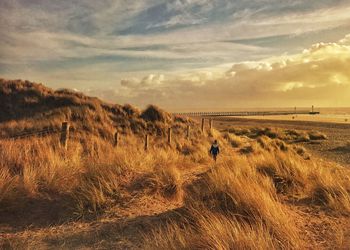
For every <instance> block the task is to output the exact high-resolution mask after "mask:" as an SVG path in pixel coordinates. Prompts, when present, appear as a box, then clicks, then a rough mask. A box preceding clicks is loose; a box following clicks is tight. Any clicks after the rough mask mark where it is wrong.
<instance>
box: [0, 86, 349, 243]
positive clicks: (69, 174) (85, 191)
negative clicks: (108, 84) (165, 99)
mask: <svg viewBox="0 0 350 250" xmlns="http://www.w3.org/2000/svg"><path fill="white" fill-rule="evenodd" d="M1 86H2V90H1V91H2V92H1V91H0V96H1V98H3V97H4V96H5V95H6V98H8V99H7V100H10V99H11V98H14V96H17V95H15V93H17V92H18V91H22V90H23V89H26V90H25V92H26V93H27V92H29V93H30V95H32V94H33V96H36V97H35V98H34V97H33V96H31V98H29V99H30V103H33V105H35V107H37V110H38V111H37V112H36V113H33V114H31V115H30V116H27V115H25V113H26V112H25V110H26V109H28V105H29V104H28V100H29V99H28V98H27V95H26V94H25V93H22V96H23V98H22V99H21V98H20V99H18V100H16V101H15V102H14V101H11V102H10V101H9V103H15V104H16V105H17V106H16V105H15V104H13V106H12V107H11V108H8V109H3V110H2V111H1V112H0V114H1V123H0V127H1V133H2V136H3V138H5V139H2V140H0V159H1V161H0V221H2V223H1V224H6V223H7V225H10V226H11V223H12V224H15V222H14V221H13V218H19V217H21V216H23V215H26V216H25V217H28V218H27V219H28V222H30V217H31V216H32V215H41V216H39V217H40V220H42V225H45V226H41V227H40V228H41V230H42V231H40V232H41V233H40V235H39V236H38V235H37V234H35V233H34V231H35V230H38V229H33V234H31V232H30V231H26V233H25V234H20V235H18V234H14V235H10V236H8V235H7V237H2V239H0V246H2V247H7V248H28V247H29V248H33V247H39V248H46V247H49V248H50V247H51V248H52V247H53V248H54V247H59V246H61V245H62V244H63V243H64V246H65V247H64V248H73V247H81V246H85V247H86V245H84V244H85V243H84V240H83V239H81V240H79V238H78V239H77V240H75V241H73V240H72V241H69V240H62V241H61V240H60V237H61V236H60V235H55V231H53V230H51V225H52V224H55V223H58V224H60V225H65V224H69V223H71V222H72V221H73V222H79V221H86V220H89V221H96V222H97V221H99V218H103V216H105V215H106V214H109V215H111V214H113V212H112V211H121V210H122V209H123V211H127V210H128V209H130V210H131V209H138V210H140V211H139V212H140V213H141V212H142V211H141V210H142V209H145V207H140V208H137V207H136V208H135V207H132V206H134V205H133V204H137V203H133V202H135V200H142V199H144V200H146V199H148V200H150V203H149V205H152V204H153V203H152V202H155V201H156V200H161V201H164V203H166V204H167V206H168V207H171V209H170V208H169V216H167V215H166V214H165V215H164V214H163V216H162V218H161V219H160V218H159V220H160V221H161V223H157V224H156V225H153V226H152V225H151V224H149V223H148V224H146V226H145V227H146V230H145V228H143V229H142V228H141V229H139V230H136V231H137V234H138V235H140V236H139V237H137V242H135V241H134V239H135V237H134V236H130V237H129V236H128V235H123V237H125V241H126V242H127V244H126V245H120V243H118V242H119V241H116V240H115V239H117V238H118V233H119V231H118V230H110V231H108V233H106V234H97V235H95V238H94V239H95V242H93V246H91V245H90V247H94V248H112V247H113V248H123V247H125V246H127V247H129V248H146V249H298V248H299V249H301V248H303V247H304V246H306V245H307V244H310V243H307V242H305V237H304V236H303V234H304V233H303V232H302V231H301V229H300V228H299V227H298V224H297V223H295V221H294V220H295V218H296V214H295V210H293V208H292V207H293V204H295V203H298V204H302V205H303V206H307V207H317V209H320V210H322V211H326V212H327V213H330V214H331V215H332V216H335V217H337V216H338V217H341V216H349V215H350V171H349V170H348V169H346V168H343V167H342V166H339V165H336V164H333V163H329V162H326V161H320V160H318V159H317V158H314V157H313V156H312V155H310V154H309V153H308V152H307V151H306V150H305V148H303V147H301V146H298V144H297V142H298V141H299V140H300V138H303V137H305V138H308V139H309V140H319V139H326V137H325V136H322V134H317V133H316V132H315V133H313V134H312V135H311V134H304V133H301V132H298V131H283V133H281V132H280V131H273V130H271V129H252V130H249V131H241V130H239V129H236V130H234V129H230V130H228V131H217V130H215V129H212V130H211V131H208V130H207V129H206V131H204V132H203V133H202V132H201V131H200V128H199V126H198V124H197V123H196V122H195V121H192V120H189V119H187V118H184V117H174V116H172V115H170V114H168V113H166V112H165V111H163V110H161V109H159V108H157V107H155V106H150V107H148V108H146V109H145V110H143V111H139V110H137V109H135V108H133V107H131V106H130V105H124V106H119V105H110V104H105V103H103V102H101V101H99V100H98V99H89V98H87V97H85V96H79V95H80V94H76V93H73V92H69V91H59V92H58V93H55V92H53V91H52V90H50V89H46V88H45V87H43V86H39V85H36V84H32V83H24V82H20V83H19V82H12V83H7V85H5V84H3V85H1ZM38 88H44V90H41V89H40V91H39V90H38ZM28 89H29V90H28ZM31 89H36V90H38V92H35V91H33V90H31ZM10 90H11V91H14V92H13V94H11V93H12V92H11V91H10ZM9 96H12V97H9ZM19 96H20V95H18V96H17V97H16V98H19ZM50 96H51V97H50ZM52 96H54V98H55V100H56V101H57V100H60V98H64V100H67V99H69V100H70V98H72V100H73V101H72V102H71V101H69V102H68V103H66V101H64V102H61V101H58V103H64V105H63V104H62V106H59V105H58V106H56V108H55V109H54V108H50V109H48V110H44V107H45V103H47V102H46V101H43V100H51V99H52V98H53V97H52ZM33 98H34V99H35V100H36V101H34V99H33ZM20 102H24V103H25V107H24V106H23V105H22V106H21V105H19V104H18V103H20ZM50 105H53V106H55V103H54V102H53V103H52V104H50ZM29 106H30V105H29ZM15 109H18V110H17V112H14V113H13V114H12V116H11V115H9V114H10V113H9V112H10V111H9V110H15ZM33 110H35V109H34V108H33ZM15 115H17V116H18V118H15ZM9 116H10V118H6V117H9ZM63 120H68V121H70V123H71V125H72V129H71V134H70V140H69V143H68V148H67V150H66V149H65V148H64V147H62V146H60V143H59V135H58V134H52V135H48V136H45V137H30V138H24V139H20V140H11V139H6V138H7V137H8V136H11V135H15V134H16V132H18V131H22V130H28V131H29V130H35V129H37V128H44V127H47V126H51V127H53V128H59V126H60V123H61V122H62V121H63ZM189 125H190V126H191V133H190V137H189V138H186V128H187V126H189ZM168 127H172V128H173V138H172V139H173V140H172V142H171V144H168V143H167V141H166V131H167V128H168ZM115 131H120V134H121V136H120V143H119V145H118V147H115V146H114V141H113V136H114V132H115ZM145 134H149V135H150V143H149V144H150V147H149V149H148V150H144V146H143V145H144V135H145ZM214 139H217V140H219V143H220V145H221V148H222V152H221V154H220V157H219V160H218V162H217V163H214V162H213V161H212V159H211V158H210V156H209V154H208V149H209V146H210V143H211V142H212V141H213V140H214ZM118 209H119V210H118ZM174 209H176V212H172V211H173V210H174ZM163 212H166V211H163ZM164 217H165V218H164ZM24 219H25V218H24ZM45 220H47V221H48V223H45ZM24 225H27V224H25V223H24ZM12 226H13V225H12ZM18 227H20V226H19V224H18ZM43 228H44V229H43ZM18 230H19V231H20V229H18ZM23 230H26V229H23ZM36 232H37V231H36ZM132 232H133V233H135V231H132ZM332 233H333V234H334V235H336V236H335V237H334V239H335V243H336V244H337V245H338V246H341V245H342V244H343V242H342V240H343V239H342V232H341V229H340V228H339V231H336V232H332ZM34 234H35V237H34V236H33V235H34ZM56 234H58V233H56ZM53 235H55V236H53ZM33 237H34V238H33ZM52 237H55V239H56V241H51V244H52V245H49V246H48V245H45V244H47V242H48V239H51V238H52ZM29 239H31V240H29ZM33 239H34V240H33ZM57 239H58V240H57ZM44 242H46V243H44ZM77 242H78V243H77ZM333 243H334V242H333ZM307 246H309V245H307Z"/></svg>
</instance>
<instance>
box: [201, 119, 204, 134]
mask: <svg viewBox="0 0 350 250" xmlns="http://www.w3.org/2000/svg"><path fill="white" fill-rule="evenodd" d="M201 130H202V132H204V118H202V126H201Z"/></svg>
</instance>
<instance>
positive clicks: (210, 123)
mask: <svg viewBox="0 0 350 250" xmlns="http://www.w3.org/2000/svg"><path fill="white" fill-rule="evenodd" d="M212 127H213V120H212V119H211V118H210V119H209V129H210V130H211V129H212Z"/></svg>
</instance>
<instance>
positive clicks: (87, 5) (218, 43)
mask: <svg viewBox="0 0 350 250" xmlns="http://www.w3.org/2000/svg"><path fill="white" fill-rule="evenodd" d="M348 13H350V3H349V2H348V1H346V0H328V1H308V0H302V1H279V0H264V1H261V0H252V1H243V0H240V1H228V0H227V1H226V0H217V1H209V0H174V1H165V0H146V1H127V0H117V1H113V0H101V1H93V0H85V1H78V0H72V1H45V0H3V1H1V2H0V74H1V76H2V77H6V78H27V79H32V80H36V81H42V82H47V83H48V84H49V85H51V86H55V87H56V86H62V85H64V86H65V87H72V88H78V89H90V90H93V89H94V87H93V85H97V86H98V91H96V92H94V93H95V94H97V95H100V96H105V97H106V98H107V97H108V98H110V99H111V98H114V97H118V98H120V100H121V101H127V100H128V99H127V98H129V97H130V96H131V95H132V96H134V97H135V98H136V97H138V98H142V99H143V101H142V102H140V101H138V100H136V99H132V98H131V99H130V101H134V102H138V103H140V104H142V103H146V102H151V101H152V100H157V98H156V96H157V95H159V96H160V97H164V98H163V99H164V101H162V103H164V104H166V105H168V106H171V105H170V100H173V99H171V98H169V97H168V96H167V95H168V93H172V94H174V95H175V94H176V95H180V93H179V91H180V90H178V89H184V90H186V93H185V95H188V96H189V99H188V102H190V101H193V95H191V94H190V93H192V92H194V93H197V94H202V95H203V97H205V94H204V93H205V91H209V92H210V91H211V92H212V93H213V95H216V96H219V95H220V93H221V92H220V89H223V92H222V93H221V94H222V95H223V96H225V95H226V94H227V93H231V92H230V91H226V90H227V89H229V90H231V89H232V88H234V89H237V90H241V91H243V90H244V89H245V88H246V89H249V88H257V89H258V90H255V89H254V90H252V91H251V93H253V94H254V93H255V92H259V93H260V91H261V89H269V88H272V86H275V85H276V86H278V88H277V89H275V88H273V89H272V91H280V92H279V93H287V92H288V93H290V94H291V93H292V92H293V93H294V92H295V91H297V89H299V90H301V89H306V88H307V89H312V88H311V87H310V86H311V85H307V83H305V82H301V79H294V78H293V79H292V78H291V79H289V78H288V76H289V74H292V73H289V71H288V70H291V71H292V70H300V69H299V68H298V67H297V65H294V66H292V65H289V64H288V67H287V66H285V67H284V68H283V70H282V69H278V70H277V69H276V68H273V66H272V65H270V64H269V63H270V61H269V62H268V63H267V64H266V65H265V64H262V63H261V62H262V61H261V60H263V59H264V58H272V57H277V58H278V60H280V59H281V58H280V56H279V55H281V54H283V53H287V54H295V53H297V51H300V50H301V48H303V47H308V46H310V45H311V44H314V43H316V42H319V41H323V42H331V41H337V40H339V39H340V38H341V37H344V35H345V34H347V33H350V25H349V23H350V16H349V14H348ZM348 39H349V38H348V37H347V38H344V39H343V41H340V42H338V43H337V46H340V47H342V48H343V47H344V46H345V45H344V44H345V42H347V41H348ZM319 46H320V47H322V51H323V52H322V53H323V54H325V55H326V51H327V50H328V49H330V47H332V46H330V45H329V44H327V45H324V46H323V45H319ZM333 46H335V45H333ZM332 49H334V48H333V47H332ZM343 49H344V48H343ZM311 50H315V48H311ZM345 50H346V49H345ZM334 51H335V50H332V53H333V52H334ZM338 52H339V53H345V51H338ZM346 52H347V51H346ZM309 53H310V54H309V58H307V59H305V60H310V61H312V62H314V60H313V59H314V58H313V56H315V55H316V54H317V53H316V52H315V51H309ZM317 55H318V54H317ZM330 55H331V54H329V55H328V57H329V56H330ZM300 57H301V56H300ZM289 60H292V59H291V58H289ZM295 60H296V59H295ZM327 60H330V59H327ZM334 60H335V59H334ZM246 61H250V63H246ZM254 61H255V62H258V63H252V62H254ZM297 61H298V60H297ZM346 62H347V61H346ZM285 63H287V62H285ZM343 63H344V62H343ZM222 64H231V65H232V64H234V65H235V66H234V67H243V68H244V67H248V66H247V65H249V67H250V68H249V69H242V70H237V71H235V70H233V69H231V70H229V69H228V68H227V70H226V71H227V72H224V71H223V70H222V67H217V65H222ZM307 64H308V63H307V62H306V61H305V62H303V63H300V65H302V66H303V67H304V66H306V65H307ZM264 65H265V66H264ZM298 65H299V64H298ZM317 65H318V64H317ZM336 65H338V64H336ZM338 66H339V67H340V66H341V65H340V64H339V65H338ZM259 67H260V69H259ZM264 67H266V68H265V69H263V68H264ZM269 67H272V68H271V69H270V68H269ZM310 67H311V66H310ZM312 67H313V68H312V70H314V71H311V72H315V74H317V75H318V77H320V78H317V79H316V78H315V79H313V80H315V81H319V82H320V81H321V82H327V83H328V82H335V81H343V80H344V79H345V78H344V77H343V76H344V74H339V73H337V72H333V71H329V70H326V69H323V68H322V65H318V66H317V67H319V68H320V69H322V70H324V71H321V70H320V71H317V67H316V66H315V65H314V66H312ZM204 68H205V70H203V69H204ZM208 68H209V70H208ZM219 68H220V69H221V71H220V70H217V69H219ZM196 69H197V70H196ZM267 69H269V70H267ZM287 69H288V70H287ZM265 71H266V72H265ZM322 72H323V73H322ZM325 72H328V73H329V75H327V73H325ZM248 73H249V74H248ZM272 73H273V75H272ZM277 73H278V74H281V76H279V77H280V78H281V79H282V78H283V77H285V78H286V79H289V80H288V81H287V82H284V83H283V84H277V83H274V84H272V83H270V81H267V80H264V79H263V77H267V78H266V79H269V78H271V77H272V79H274V78H273V77H277V75H278V74H277ZM270 74H271V75H270ZM147 75H150V76H152V77H146V78H144V77H145V76H147ZM161 75H163V76H162V77H161ZM248 75H249V76H248ZM282 75H283V77H282ZM300 75H302V76H303V77H305V79H309V78H310V79H311V78H312V77H311V76H307V75H306V74H301V73H300ZM254 77H256V78H254ZM314 77H316V76H314ZM321 77H325V78H322V79H323V80H322V79H321ZM131 78H137V79H139V80H135V79H134V80H133V81H131V82H132V84H131V83H130V84H128V83H127V81H128V80H127V79H131ZM143 78H144V79H143ZM142 79H143V80H142ZM174 79H176V80H174ZM332 79H333V80H332ZM336 79H338V80H336ZM339 79H340V80H339ZM341 79H343V80H341ZM121 80H123V84H120V81H121ZM142 81H144V82H148V84H141V85H140V86H142V88H141V87H139V84H136V83H137V82H142ZM154 81H157V83H156V82H154ZM254 81H259V82H261V84H260V85H251V83H252V82H254ZM232 82H234V84H231V83H232ZM279 82H280V81H279ZM307 82H311V80H310V81H307ZM220 84H221V86H222V87H220V88H217V87H215V88H213V89H210V88H209V89H208V86H219V85H220ZM310 84H311V83H310ZM236 85H237V86H236ZM153 86H154V87H153ZM327 86H328V85H327ZM337 86H338V85H337ZM111 87H112V88H113V92H115V93H117V94H116V95H113V96H111V95H109V93H110V89H109V88H111ZM177 88H178V89H177ZM105 90H107V91H106V92H105ZM149 90H152V91H153V92H149ZM165 90H167V91H165ZM132 91H134V92H132ZM201 91H202V92H201ZM103 93H105V94H103ZM123 93H129V94H123ZM233 93H235V92H234V91H233ZM247 93H248V92H247ZM291 96H292V95H291ZM191 98H192V99H191ZM206 98H208V96H206ZM163 99H162V98H160V99H159V100H163ZM181 100H182V99H181ZM184 100H186V98H185V99H184ZM176 101H179V100H175V99H174V100H173V101H172V102H174V103H175V102H176ZM180 103H181V102H180ZM227 103H230V102H229V101H228V99H227ZM227 103H226V104H227ZM224 104H225V103H224ZM226 104H225V105H226Z"/></svg>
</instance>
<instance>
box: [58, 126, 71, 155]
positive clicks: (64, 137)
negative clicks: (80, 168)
mask: <svg viewBox="0 0 350 250" xmlns="http://www.w3.org/2000/svg"><path fill="white" fill-rule="evenodd" d="M68 138H69V123H68V122H62V129H61V140H60V142H61V145H62V146H63V147H64V148H65V149H66V150H67V147H68Z"/></svg>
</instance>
